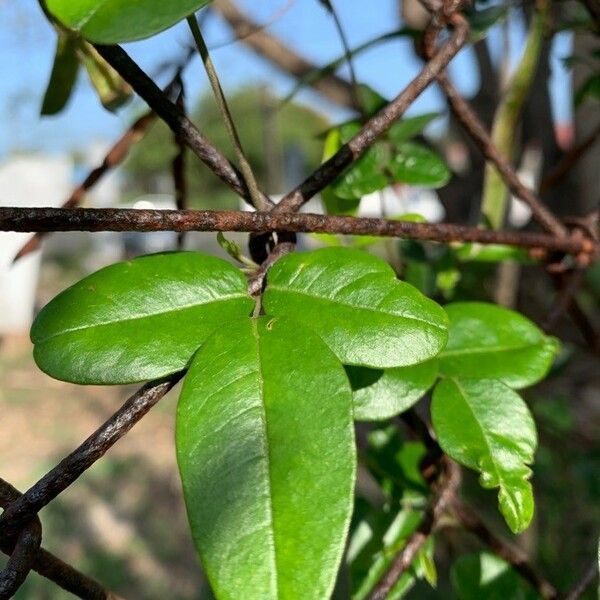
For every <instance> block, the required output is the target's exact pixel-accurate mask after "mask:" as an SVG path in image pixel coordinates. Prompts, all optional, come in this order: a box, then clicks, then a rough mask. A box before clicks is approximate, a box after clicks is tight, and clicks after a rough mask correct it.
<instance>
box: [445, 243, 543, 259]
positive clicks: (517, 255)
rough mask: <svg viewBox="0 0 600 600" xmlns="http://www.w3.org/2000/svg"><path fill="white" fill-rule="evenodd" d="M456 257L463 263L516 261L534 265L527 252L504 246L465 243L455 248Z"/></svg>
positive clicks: (522, 249)
mask: <svg viewBox="0 0 600 600" xmlns="http://www.w3.org/2000/svg"><path fill="white" fill-rule="evenodd" d="M453 251H454V254H455V255H456V257H457V258H458V259H459V260H460V261H463V262H467V261H468V262H502V261H504V260H514V261H516V262H519V263H521V264H533V263H535V262H536V261H534V260H533V259H532V258H531V257H530V256H529V253H528V252H527V250H525V249H524V248H517V247H515V246H505V245H503V244H477V243H465V244H460V245H457V246H455V247H454V248H453Z"/></svg>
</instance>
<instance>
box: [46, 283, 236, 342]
mask: <svg viewBox="0 0 600 600" xmlns="http://www.w3.org/2000/svg"><path fill="white" fill-rule="evenodd" d="M247 297H248V295H247V294H246V293H242V292H239V293H236V294H228V295H227V296H220V297H219V298H218V299H216V300H211V301H209V302H194V303H190V304H184V305H181V306H178V307H177V308H176V309H174V310H164V311H159V312H154V313H148V314H139V315H134V316H132V317H128V318H126V319H115V320H112V321H103V322H100V323H93V324H85V325H81V326H78V327H70V328H68V329H63V330H61V331H58V332H56V333H53V334H51V335H49V336H47V337H44V338H40V339H36V340H34V343H35V344H43V343H44V342H48V341H50V340H51V339H54V338H56V337H60V336H61V335H66V334H68V333H73V332H76V331H84V330H88V329H96V328H98V327H106V326H108V325H115V324H117V323H129V322H132V321H141V320H142V319H150V318H152V317H160V316H163V315H168V314H171V313H178V312H181V311H185V310H187V309H190V308H195V307H197V306H198V307H199V306H208V305H210V304H217V303H219V302H224V301H227V300H234V299H236V298H240V299H241V298H247Z"/></svg>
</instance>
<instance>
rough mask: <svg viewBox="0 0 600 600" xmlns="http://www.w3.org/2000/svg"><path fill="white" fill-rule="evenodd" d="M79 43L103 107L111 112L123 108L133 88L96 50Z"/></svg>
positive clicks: (88, 72)
mask: <svg viewBox="0 0 600 600" xmlns="http://www.w3.org/2000/svg"><path fill="white" fill-rule="evenodd" d="M78 43H79V54H80V57H81V60H82V62H83V65H84V67H85V69H86V71H87V74H88V77H89V78H90V83H91V84H92V86H93V87H94V89H95V90H96V93H97V94H98V98H99V99H100V102H101V103H102V106H104V108H106V110H110V111H115V110H117V109H118V108H121V106H123V105H124V104H125V103H127V102H128V101H129V100H130V98H131V96H132V94H133V90H132V89H131V86H130V85H129V84H128V83H127V82H126V81H125V80H124V79H123V78H122V77H121V76H120V75H119V74H118V73H117V71H115V69H113V68H112V67H111V66H110V65H109V64H108V63H107V62H106V61H105V60H104V58H102V56H100V54H99V53H98V51H97V50H96V48H94V47H93V46H92V45H91V44H88V43H87V42H86V41H85V40H79V41H78Z"/></svg>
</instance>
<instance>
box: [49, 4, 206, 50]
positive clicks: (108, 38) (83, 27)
mask: <svg viewBox="0 0 600 600" xmlns="http://www.w3.org/2000/svg"><path fill="white" fill-rule="evenodd" d="M209 2H210V0H170V1H168V2H165V0H136V1H135V2H132V1H131V0H46V5H47V7H48V10H49V11H50V12H51V13H52V14H53V15H54V16H55V17H56V18H57V19H58V20H59V21H61V22H62V23H63V25H66V26H67V27H69V28H70V29H74V30H75V31H78V32H79V33H81V35H82V36H83V37H85V38H87V39H89V40H91V41H93V42H97V43H101V44H120V43H122V42H132V41H134V40H140V39H143V38H147V37H150V36H151V35H154V34H155V33H159V32H160V31H163V30H164V29H167V28H169V27H171V25H175V23H177V22H178V21H180V20H181V19H184V18H185V17H187V16H188V15H191V14H192V13H194V12H196V11H197V10H198V9H200V8H202V7H203V6H206V5H207V4H208V3H209Z"/></svg>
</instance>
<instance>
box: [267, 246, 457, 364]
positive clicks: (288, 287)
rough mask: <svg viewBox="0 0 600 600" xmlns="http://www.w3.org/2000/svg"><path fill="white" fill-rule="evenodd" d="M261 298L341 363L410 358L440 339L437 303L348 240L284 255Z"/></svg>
mask: <svg viewBox="0 0 600 600" xmlns="http://www.w3.org/2000/svg"><path fill="white" fill-rule="evenodd" d="M263 306H264V308H265V312H266V313H267V314H270V315H281V316H284V315H289V316H291V317H294V318H295V319H298V320H299V321H302V322H303V323H305V324H306V325H307V326H309V327H310V328H311V329H313V331H315V332H316V333H318V334H319V335H320V336H321V337H322V338H323V340H324V341H325V342H326V343H327V344H328V345H329V347H330V348H331V349H332V350H333V351H334V352H335V354H336V355H337V357H338V358H339V359H340V361H341V362H343V363H344V364H348V365H359V366H369V367H376V368H388V367H400V366H408V365H413V364H416V363H419V362H423V361H425V360H427V359H429V358H432V357H434V356H435V355H436V354H438V353H439V352H440V350H441V349H442V348H443V347H444V345H445V343H446V316H445V313H444V311H443V310H442V309H441V308H440V306H438V305H437V304H436V303H435V302H433V301H432V300H429V299H428V298H426V297H425V296H423V295H422V294H421V293H420V292H419V291H418V290H416V289H415V288H413V287H412V286H410V285H408V284H407V283H404V282H402V281H398V280H397V279H396V275H395V273H394V271H393V270H392V268H391V267H390V266H389V265H388V264H387V263H386V262H384V261H382V260H381V259H379V258H376V257H375V256H373V255H371V254H368V253H366V252H363V251H360V250H355V249H351V248H322V249H320V250H315V251H313V252H306V253H294V254H289V255H287V256H284V257H283V258H282V259H280V260H278V261H277V262H276V263H275V264H274V265H273V267H272V268H271V270H270V271H269V275H268V285H267V289H266V292H265V294H264V297H263Z"/></svg>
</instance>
